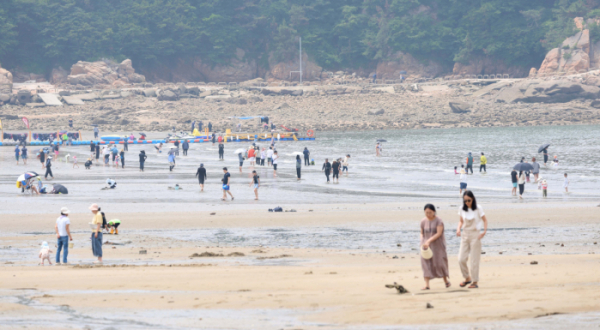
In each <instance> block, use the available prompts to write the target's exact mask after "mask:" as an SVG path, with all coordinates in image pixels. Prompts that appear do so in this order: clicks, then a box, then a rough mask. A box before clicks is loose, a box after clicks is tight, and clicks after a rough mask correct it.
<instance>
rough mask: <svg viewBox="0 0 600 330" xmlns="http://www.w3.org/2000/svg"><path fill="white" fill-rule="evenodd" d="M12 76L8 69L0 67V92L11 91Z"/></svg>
mask: <svg viewBox="0 0 600 330" xmlns="http://www.w3.org/2000/svg"><path fill="white" fill-rule="evenodd" d="M12 86H13V76H12V73H10V71H8V70H6V69H3V68H0V92H2V93H12Z"/></svg>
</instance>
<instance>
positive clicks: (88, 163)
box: [83, 158, 92, 170]
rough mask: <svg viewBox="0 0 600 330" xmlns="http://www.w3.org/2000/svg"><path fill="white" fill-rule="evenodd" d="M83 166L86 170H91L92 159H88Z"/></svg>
mask: <svg viewBox="0 0 600 330" xmlns="http://www.w3.org/2000/svg"><path fill="white" fill-rule="evenodd" d="M83 165H85V169H86V170H91V169H92V159H91V158H88V160H87V161H86V162H85V163H84V164H83Z"/></svg>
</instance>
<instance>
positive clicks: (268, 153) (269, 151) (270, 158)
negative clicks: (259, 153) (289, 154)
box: [267, 146, 273, 166]
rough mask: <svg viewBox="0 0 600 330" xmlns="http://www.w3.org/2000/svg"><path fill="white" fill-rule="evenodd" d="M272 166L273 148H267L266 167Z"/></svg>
mask: <svg viewBox="0 0 600 330" xmlns="http://www.w3.org/2000/svg"><path fill="white" fill-rule="evenodd" d="M272 164H273V147H272V146H271V147H269V150H267V166H271V165H272Z"/></svg>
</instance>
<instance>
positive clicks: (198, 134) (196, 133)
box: [192, 128, 202, 136]
mask: <svg viewBox="0 0 600 330" xmlns="http://www.w3.org/2000/svg"><path fill="white" fill-rule="evenodd" d="M192 135H193V136H201V135H202V134H200V132H199V131H198V129H197V128H194V133H192Z"/></svg>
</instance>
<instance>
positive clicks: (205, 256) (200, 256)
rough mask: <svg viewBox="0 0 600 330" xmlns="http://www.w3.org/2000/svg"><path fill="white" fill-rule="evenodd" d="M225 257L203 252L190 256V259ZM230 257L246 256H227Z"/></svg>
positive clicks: (237, 254) (239, 255) (231, 254)
mask: <svg viewBox="0 0 600 330" xmlns="http://www.w3.org/2000/svg"><path fill="white" fill-rule="evenodd" d="M224 256H225V255H223V254H221V253H213V252H202V253H200V254H198V253H194V254H192V255H191V256H190V258H214V257H224ZM227 256H228V257H243V256H245V254H243V253H241V252H231V253H230V254H228V255H227Z"/></svg>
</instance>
